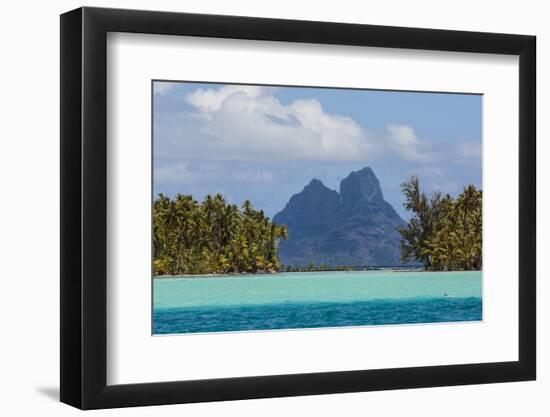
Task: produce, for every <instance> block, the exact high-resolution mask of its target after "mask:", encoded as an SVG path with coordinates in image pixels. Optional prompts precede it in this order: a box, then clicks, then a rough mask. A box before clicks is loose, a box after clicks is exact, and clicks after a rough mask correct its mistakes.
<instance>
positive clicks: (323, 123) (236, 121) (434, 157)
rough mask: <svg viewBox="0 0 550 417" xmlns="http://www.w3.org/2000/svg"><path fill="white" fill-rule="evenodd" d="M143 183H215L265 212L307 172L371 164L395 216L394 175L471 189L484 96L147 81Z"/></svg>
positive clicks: (190, 189) (186, 188) (175, 189)
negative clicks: (148, 155) (148, 148)
mask: <svg viewBox="0 0 550 417" xmlns="http://www.w3.org/2000/svg"><path fill="white" fill-rule="evenodd" d="M153 92H154V94H153V109H154V113H153V116H154V125H153V135H154V148H153V150H154V165H153V170H154V171H153V187H154V193H155V195H157V194H158V193H160V192H162V193H164V194H166V195H169V196H173V195H175V194H176V193H182V194H191V195H193V196H194V197H195V198H196V199H199V200H201V199H202V198H204V196H205V195H206V194H215V193H217V192H220V193H222V194H223V195H224V196H225V197H226V198H227V199H228V200H229V201H231V202H233V203H236V204H241V203H242V202H243V201H244V200H245V199H249V200H250V201H252V203H253V204H254V206H255V207H257V208H261V209H263V210H264V211H265V212H266V213H267V214H268V215H269V216H273V215H275V214H276V213H277V212H278V211H280V210H282V209H283V208H284V206H285V204H286V202H287V201H288V200H289V198H290V197H291V196H292V195H293V194H296V193H298V192H300V191H301V190H302V189H303V188H304V186H305V185H306V184H308V183H309V182H310V181H311V179H313V178H317V179H319V180H321V181H323V183H324V184H325V185H326V186H328V187H329V188H332V189H335V190H338V188H339V183H340V181H341V180H342V179H343V178H345V177H346V176H347V175H348V174H349V173H350V172H351V171H353V170H358V169H361V168H363V167H365V166H370V167H371V168H372V169H373V170H374V172H375V174H376V176H377V177H378V179H379V180H380V184H381V187H382V191H383V193H384V197H385V199H386V200H387V201H388V202H389V203H390V204H392V205H393V206H394V208H395V209H396V210H397V211H398V213H399V214H400V215H401V216H402V217H403V218H405V219H407V218H408V217H409V215H408V214H407V213H406V211H405V210H404V208H403V197H402V194H401V191H400V184H401V183H402V182H403V181H404V180H405V179H407V178H408V177H410V176H411V175H413V174H416V175H418V176H419V178H420V181H421V185H422V187H423V188H425V189H426V190H427V191H429V192H431V191H434V190H440V191H442V192H443V193H449V194H451V195H456V194H457V193H459V192H460V191H461V190H462V188H463V187H464V186H465V185H467V184H474V185H476V186H478V187H481V148H482V147H481V143H482V142H481V141H482V96H479V95H466V94H442V93H415V92H396V91H374V90H350V89H332V88H331V89H323V88H302V87H267V86H243V85H232V84H201V83H186V82H160V81H155V82H154V86H153Z"/></svg>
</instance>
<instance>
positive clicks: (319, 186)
mask: <svg viewBox="0 0 550 417" xmlns="http://www.w3.org/2000/svg"><path fill="white" fill-rule="evenodd" d="M306 189H313V190H323V189H327V190H330V188H328V187H327V186H326V185H325V184H323V182H322V181H321V180H318V179H317V178H313V179H312V180H311V181H310V182H309V184H308V185H306V186H305V187H304V190H306Z"/></svg>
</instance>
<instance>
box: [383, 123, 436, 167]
mask: <svg viewBox="0 0 550 417" xmlns="http://www.w3.org/2000/svg"><path fill="white" fill-rule="evenodd" d="M386 130H387V132H388V137H387V141H388V145H389V147H390V148H391V149H393V150H394V151H396V152H397V153H398V154H399V155H400V156H401V157H403V158H404V159H407V160H409V161H417V162H421V161H427V160H429V159H432V155H431V152H430V149H429V145H428V144H427V143H425V142H422V141H421V140H420V139H418V137H417V136H416V133H415V132H414V130H413V128H412V127H411V126H408V125H402V124H389V125H387V126H386Z"/></svg>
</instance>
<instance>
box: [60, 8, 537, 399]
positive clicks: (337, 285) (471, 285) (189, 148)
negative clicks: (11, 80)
mask: <svg viewBox="0 0 550 417" xmlns="http://www.w3.org/2000/svg"><path fill="white" fill-rule="evenodd" d="M535 66H536V65H535V37H533V36H526V35H509V34H493V33H475V32H460V31H447V30H432V29H416V28H402V27H387V26H372V25H357V24H342V23H327V22H311V21H292V20H277V19H265V18H251V17H236V16H215V15H198V14H185V13H169V12H151V11H136V10H118V9H101V8H87V7H85V8H80V9H77V10H74V11H71V12H68V13H65V14H63V15H62V16H61V312H60V314H61V401H63V402H65V403H67V404H70V405H73V406H75V407H79V408H82V409H94V408H112V407H125V406H140V405H155V404H174V403H189V402H201V401H220V400H237V399H249V398H266V397H280V396H298V395H314V394H326V393H343V392H357V391H374V390H388V389H400V388H420V387H434V386H446V385H463V384H481V383H495V382H507V381H524V380H533V379H535V375H536V348H535V346H536V330H535V329H536V317H535V316H536V315H535V311H536V305H535V301H536V296H535V295H536V294H535V293H536V280H535V279H536V277H535V253H536V251H535V248H536V224H535V219H536V191H535V190H536V187H535V172H536V167H535V161H536V157H535V152H536V151H535V103H536V99H535Z"/></svg>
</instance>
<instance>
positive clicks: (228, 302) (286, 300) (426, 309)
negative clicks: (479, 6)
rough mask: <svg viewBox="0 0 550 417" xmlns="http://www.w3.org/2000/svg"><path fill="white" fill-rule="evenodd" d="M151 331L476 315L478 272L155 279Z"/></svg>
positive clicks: (292, 326)
mask: <svg viewBox="0 0 550 417" xmlns="http://www.w3.org/2000/svg"><path fill="white" fill-rule="evenodd" d="M153 299H154V301H153V323H154V325H153V332H154V333H155V334H170V333H196V332H222V331H242V330H269V329H296V328H313V327H340V326H365V325H382V324H404V323H436V322H449V321H476V320H481V319H482V273H481V272H393V271H384V272H381V271H357V272H355V271H354V272H299V273H281V274H274V275H239V276H229V275H228V276H216V277H206V276H205V277H192V278H189V277H182V278H168V279H164V278H155V279H154V280H153Z"/></svg>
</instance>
